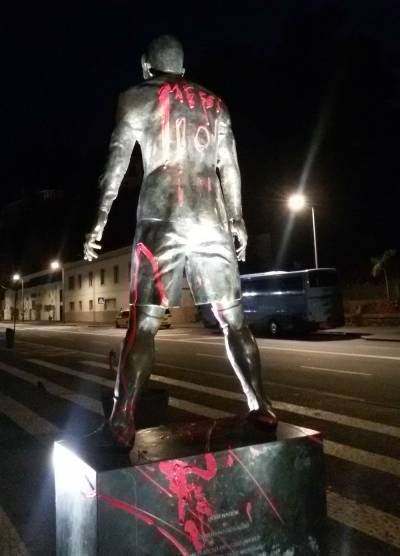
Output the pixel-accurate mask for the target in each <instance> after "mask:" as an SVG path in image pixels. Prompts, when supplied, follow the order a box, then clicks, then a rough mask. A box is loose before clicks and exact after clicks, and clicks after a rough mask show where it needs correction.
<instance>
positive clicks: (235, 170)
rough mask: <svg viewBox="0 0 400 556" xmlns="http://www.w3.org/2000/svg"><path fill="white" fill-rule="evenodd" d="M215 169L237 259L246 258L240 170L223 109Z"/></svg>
mask: <svg viewBox="0 0 400 556" xmlns="http://www.w3.org/2000/svg"><path fill="white" fill-rule="evenodd" d="M217 168H218V171H219V175H220V181H221V187H222V192H223V195H224V200H225V207H226V212H227V215H228V219H229V225H230V229H231V232H232V234H233V236H234V237H236V238H237V240H238V243H239V247H238V249H237V251H236V252H237V258H238V260H239V261H244V260H245V258H246V246H247V232H246V226H245V223H244V220H243V214H242V195H241V179H240V170H239V164H238V159H237V153H236V144H235V137H234V135H233V131H232V126H231V122H230V118H229V114H228V112H227V110H226V108H224V110H223V112H222V118H221V121H220V124H219V132H218V157H217Z"/></svg>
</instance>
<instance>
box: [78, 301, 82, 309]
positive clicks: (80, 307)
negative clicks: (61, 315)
mask: <svg viewBox="0 0 400 556" xmlns="http://www.w3.org/2000/svg"><path fill="white" fill-rule="evenodd" d="M79 310H80V311H82V301H79Z"/></svg>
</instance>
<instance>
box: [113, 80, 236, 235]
mask: <svg viewBox="0 0 400 556" xmlns="http://www.w3.org/2000/svg"><path fill="white" fill-rule="evenodd" d="M136 141H137V142H138V143H139V144H140V147H141V151H142V157H143V169H144V176H143V183H142V187H141V192H140V197H139V203H138V209H137V220H138V222H139V221H141V220H157V221H169V222H171V221H180V222H181V221H187V222H193V223H202V222H204V223H207V224H208V225H210V224H211V225H212V224H214V225H215V224H222V225H224V226H225V225H226V223H227V220H228V219H230V218H240V217H241V208H240V207H241V199H240V173H239V168H238V163H237V157H236V148H235V141H234V137H233V133H232V130H231V124H230V118H229V114H228V111H227V108H226V106H225V105H224V104H223V102H222V101H221V99H220V98H219V97H217V96H216V95H215V94H213V93H212V92H210V91H209V90H207V89H205V88H204V87H201V86H200V85H197V84H196V83H192V82H190V81H188V80H185V79H183V78H180V77H178V76H174V75H171V76H170V78H166V76H165V74H163V76H162V77H156V78H153V79H150V80H147V81H144V82H143V83H141V84H139V85H137V86H135V87H132V88H131V89H129V90H128V91H126V92H125V93H123V94H122V95H121V96H120V99H119V108H118V114H117V126H116V128H115V130H114V133H113V136H112V139H111V145H110V157H109V161H108V164H107V170H106V173H105V175H104V177H103V180H102V186H103V199H104V201H105V203H106V204H107V199H108V200H110V201H111V202H112V201H113V200H114V198H115V196H116V193H117V192H118V191H115V189H116V184H117V183H118V182H120V180H121V179H122V177H123V174H124V173H125V171H126V167H127V163H129V159H128V161H127V160H126V158H127V154H128V153H129V156H130V153H131V151H132V148H133V146H134V144H135V142H136ZM217 169H218V172H219V177H218V175H217ZM121 172H123V174H122V175H121ZM107 191H109V194H110V195H107ZM114 193H115V194H114ZM107 208H108V207H107V206H104V210H105V211H106V209H107Z"/></svg>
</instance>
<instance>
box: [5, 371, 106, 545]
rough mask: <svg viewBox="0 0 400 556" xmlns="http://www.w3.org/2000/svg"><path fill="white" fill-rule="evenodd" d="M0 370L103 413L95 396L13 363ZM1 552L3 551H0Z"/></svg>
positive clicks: (52, 393) (88, 408) (90, 409)
mask: <svg viewBox="0 0 400 556" xmlns="http://www.w3.org/2000/svg"><path fill="white" fill-rule="evenodd" d="M0 370H2V371H5V372H6V373H8V374H11V375H13V376H16V377H17V378H20V379H22V380H25V382H29V383H30V384H34V385H35V386H37V383H38V382H39V381H40V382H41V383H42V384H43V386H44V387H45V388H46V390H47V392H48V393H49V394H51V395H53V396H58V397H59V398H64V399H65V400H68V401H71V402H73V403H76V404H77V405H80V406H81V407H84V408H85V409H87V410H88V411H93V412H94V413H98V414H100V415H103V409H102V405H101V402H99V401H97V400H94V399H93V398H89V397H88V396H85V395H84V394H78V393H77V392H74V390H70V389H69V388H65V387H64V386H60V385H59V384H56V383H54V382H51V381H50V380H46V379H45V378H42V377H41V376H37V375H35V374H32V373H28V372H27V371H24V370H22V369H18V368H17V367H13V366H12V365H7V364H6V363H1V362H0ZM0 554H1V552H0Z"/></svg>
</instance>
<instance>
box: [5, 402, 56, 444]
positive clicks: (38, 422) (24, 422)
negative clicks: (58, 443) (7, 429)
mask: <svg viewBox="0 0 400 556" xmlns="http://www.w3.org/2000/svg"><path fill="white" fill-rule="evenodd" d="M0 411H1V413H4V415H6V416H7V417H8V418H9V419H11V421H13V422H14V423H15V424H17V425H18V426H19V427H20V428H21V429H24V430H25V431H27V432H28V433H29V434H31V435H32V436H34V437H35V438H38V439H39V440H42V437H44V436H48V435H56V434H58V432H59V429H58V428H57V427H56V426H55V425H53V424H52V423H50V422H49V421H46V419H43V418H42V417H40V415H38V414H37V413H35V412H33V411H31V410H30V409H29V408H27V407H25V406H24V405H22V404H21V403H19V402H17V401H16V400H14V399H13V398H9V397H8V396H5V395H4V394H1V393H0Z"/></svg>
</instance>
